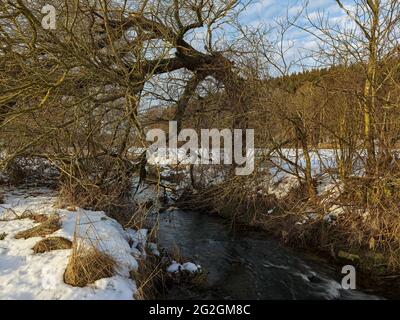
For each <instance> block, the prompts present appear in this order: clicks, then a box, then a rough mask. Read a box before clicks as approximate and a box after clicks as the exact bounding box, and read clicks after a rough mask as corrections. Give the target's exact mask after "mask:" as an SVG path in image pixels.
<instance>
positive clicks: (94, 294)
mask: <svg viewBox="0 0 400 320" xmlns="http://www.w3.org/2000/svg"><path fill="white" fill-rule="evenodd" d="M55 200H56V194H54V193H53V192H51V191H50V190H47V189H38V190H34V191H33V192H32V191H31V192H29V191H27V190H22V191H18V190H17V191H8V192H6V193H5V204H3V205H1V207H0V234H4V235H5V237H4V239H3V240H0V299H100V300H102V299H117V300H126V299H133V298H134V294H135V293H136V291H137V286H136V283H135V281H134V280H132V279H131V278H130V271H132V270H137V268H138V260H137V259H140V258H142V257H144V256H145V254H146V252H145V250H146V248H147V246H146V243H147V239H146V235H147V232H146V230H132V229H128V230H124V229H123V228H122V226H121V225H120V224H119V223H118V222H117V221H115V220H113V219H111V218H109V217H107V216H106V214H105V213H104V212H94V211H89V210H82V209H77V210H75V211H68V210H62V209H57V208H56V207H55ZM24 213H25V214H27V213H32V214H40V215H45V216H51V215H58V216H59V218H60V229H59V230H58V231H56V232H54V233H53V234H51V235H49V236H51V237H63V238H65V239H68V240H71V241H72V240H73V239H74V232H76V233H77V238H78V239H79V240H80V241H82V243H85V244H87V245H91V246H95V247H97V248H98V249H99V250H100V251H102V252H105V253H107V254H108V255H110V256H111V257H112V258H113V259H114V260H115V261H116V262H117V270H116V274H115V275H114V276H113V277H111V278H107V279H101V280H98V281H96V282H95V283H93V284H90V285H88V286H87V287H84V288H78V287H72V286H69V285H67V284H65V283H64V280H63V275H64V271H65V269H66V266H67V264H68V259H69V257H70V255H71V254H72V249H68V250H56V251H50V252H46V253H43V254H34V252H33V250H32V248H33V247H34V246H35V244H36V243H38V242H39V241H40V240H42V239H43V237H34V238H28V239H18V240H17V239H15V235H16V234H17V233H19V232H21V231H25V230H27V229H30V228H32V227H35V226H37V225H39V224H38V223H36V222H35V221H33V220H31V219H29V218H24V219H16V218H17V217H18V216H22V215H23V214H24Z"/></svg>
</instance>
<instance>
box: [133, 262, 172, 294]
mask: <svg viewBox="0 0 400 320" xmlns="http://www.w3.org/2000/svg"><path fill="white" fill-rule="evenodd" d="M138 262H139V268H138V270H132V271H131V272H130V275H131V278H132V279H133V280H135V282H136V285H137V292H136V294H135V299H136V300H150V299H157V298H158V297H159V296H160V295H161V294H162V292H163V291H164V290H165V288H164V271H163V267H162V263H161V259H160V258H159V257H157V256H153V255H149V256H148V257H147V258H146V259H143V260H139V261H138Z"/></svg>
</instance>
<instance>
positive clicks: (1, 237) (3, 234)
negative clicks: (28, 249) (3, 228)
mask: <svg viewBox="0 0 400 320" xmlns="http://www.w3.org/2000/svg"><path fill="white" fill-rule="evenodd" d="M6 237H7V233H5V232H3V233H0V241H2V240H4V239H5V238H6Z"/></svg>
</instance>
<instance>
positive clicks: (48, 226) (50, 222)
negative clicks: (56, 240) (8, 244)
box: [15, 216, 61, 239]
mask: <svg viewBox="0 0 400 320" xmlns="http://www.w3.org/2000/svg"><path fill="white" fill-rule="evenodd" d="M60 228H61V224H60V217H59V216H51V217H49V218H48V219H47V220H46V221H44V222H43V223H41V224H40V225H38V226H36V227H33V228H31V229H28V230H25V231H22V232H19V233H18V234H17V235H16V236H15V239H29V238H34V237H45V236H48V235H50V234H52V233H54V232H56V231H57V230H59V229H60Z"/></svg>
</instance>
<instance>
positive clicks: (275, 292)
mask: <svg viewBox="0 0 400 320" xmlns="http://www.w3.org/2000/svg"><path fill="white" fill-rule="evenodd" d="M158 240H159V244H160V245H161V247H163V248H171V247H173V246H175V245H176V246H177V247H178V248H179V249H180V252H181V254H182V256H184V257H188V258H190V259H191V260H192V261H193V262H195V263H198V264H200V265H201V266H202V267H203V268H205V270H206V271H207V273H208V277H207V284H206V285H205V288H203V289H196V288H194V289H193V288H192V289H188V288H184V287H181V286H178V285H176V286H174V287H173V288H171V290H169V293H168V296H167V299H262V300H264V299H273V300H281V299H282V300H283V299H290V300H292V299H301V300H303V299H378V297H376V296H374V295H372V294H367V293H364V292H361V291H355V290H343V289H342V288H341V285H340V283H341V279H342V277H343V276H344V275H341V273H340V272H339V271H337V270H336V269H335V268H334V267H331V266H329V265H328V264H326V263H325V262H321V261H319V260H315V259H313V258H311V257H308V256H306V255H304V254H302V253H297V252H295V251H293V250H291V249H288V248H285V247H283V246H282V245H281V244H279V242H277V241H276V240H272V239H269V238H268V237H267V236H266V234H265V233H262V232H258V231H248V230H246V231H243V232H232V231H231V228H230V226H229V225H227V224H226V223H225V221H224V220H222V219H220V218H218V217H212V216H208V215H205V214H201V213H195V212H185V211H181V210H177V211H173V212H166V213H163V214H161V221H160V231H159V235H158Z"/></svg>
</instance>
